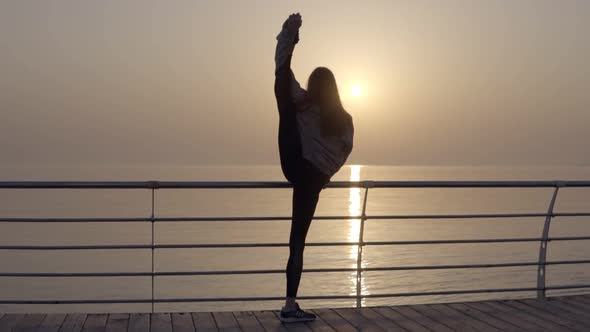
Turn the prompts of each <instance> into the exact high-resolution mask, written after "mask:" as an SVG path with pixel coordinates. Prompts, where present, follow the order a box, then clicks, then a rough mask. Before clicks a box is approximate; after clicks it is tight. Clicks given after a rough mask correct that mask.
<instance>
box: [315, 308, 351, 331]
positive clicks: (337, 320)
mask: <svg viewBox="0 0 590 332" xmlns="http://www.w3.org/2000/svg"><path fill="white" fill-rule="evenodd" d="M313 312H314V314H316V316H319V317H320V319H321V320H323V321H324V322H326V324H328V325H330V326H331V327H332V328H333V329H334V330H336V331H357V329H356V328H355V327H354V326H352V325H351V324H350V323H348V322H347V321H346V320H344V319H343V318H342V317H340V315H338V314H337V313H336V312H335V311H333V310H331V309H314V310H313Z"/></svg>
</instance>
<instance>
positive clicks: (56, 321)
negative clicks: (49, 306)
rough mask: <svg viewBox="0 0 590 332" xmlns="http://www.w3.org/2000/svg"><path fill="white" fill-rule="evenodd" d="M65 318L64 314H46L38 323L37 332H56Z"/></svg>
mask: <svg viewBox="0 0 590 332" xmlns="http://www.w3.org/2000/svg"><path fill="white" fill-rule="evenodd" d="M65 319H66V314H47V315H46V316H45V319H43V321H42V322H41V325H39V328H38V329H37V331H38V332H57V331H59V328H60V327H61V324H63V322H64V320H65Z"/></svg>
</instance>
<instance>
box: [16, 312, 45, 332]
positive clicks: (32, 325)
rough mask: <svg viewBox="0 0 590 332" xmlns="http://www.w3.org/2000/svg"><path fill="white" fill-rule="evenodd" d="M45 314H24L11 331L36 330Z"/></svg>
mask: <svg viewBox="0 0 590 332" xmlns="http://www.w3.org/2000/svg"><path fill="white" fill-rule="evenodd" d="M45 316H46V314H26V315H25V317H23V318H22V319H21V320H20V321H19V322H18V323H17V324H16V325H15V326H14V327H13V328H12V331H13V332H29V331H34V330H36V329H37V328H38V327H39V325H41V322H43V320H44V319H45Z"/></svg>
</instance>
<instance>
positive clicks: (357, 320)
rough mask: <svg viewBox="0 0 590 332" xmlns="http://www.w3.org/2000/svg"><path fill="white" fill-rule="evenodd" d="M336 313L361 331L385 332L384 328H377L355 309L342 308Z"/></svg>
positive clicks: (336, 310)
mask: <svg viewBox="0 0 590 332" xmlns="http://www.w3.org/2000/svg"><path fill="white" fill-rule="evenodd" d="M334 311H335V312H336V313H337V314H338V315H340V316H341V317H342V318H344V319H345V320H346V321H348V322H349V323H350V324H351V325H352V326H354V327H356V328H357V329H359V330H363V331H368V332H370V331H376V332H382V331H385V330H383V329H382V328H380V327H379V326H377V324H375V323H373V322H371V321H370V320H368V319H367V318H365V316H363V315H361V314H360V313H359V312H356V311H355V309H352V308H340V309H334Z"/></svg>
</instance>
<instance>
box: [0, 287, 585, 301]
mask: <svg viewBox="0 0 590 332" xmlns="http://www.w3.org/2000/svg"><path fill="white" fill-rule="evenodd" d="M579 288H590V284H583V285H565V286H548V287H545V289H546V290H563V289H579ZM538 290H539V289H538V288H536V287H522V288H492V289H467V290H447V291H434V292H406V293H388V294H363V295H362V296H361V297H362V298H364V299H369V298H393V297H407V296H441V295H460V294H481V293H501V292H533V291H538ZM297 298H298V299H299V300H332V299H356V295H314V296H298V297H297ZM281 300H282V301H284V300H285V298H284V297H282V296H259V297H231V298H224V297H219V298H217V297H203V298H155V299H151V298H150V299H80V300H74V299H61V300H16V299H14V300H0V304H112V303H130V304H131V303H152V302H153V303H181V302H185V303H189V302H254V301H281Z"/></svg>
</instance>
